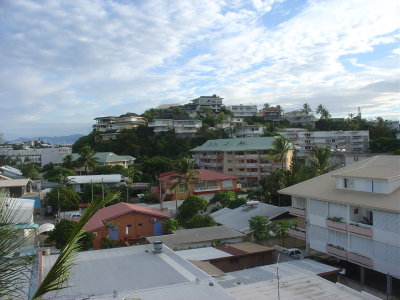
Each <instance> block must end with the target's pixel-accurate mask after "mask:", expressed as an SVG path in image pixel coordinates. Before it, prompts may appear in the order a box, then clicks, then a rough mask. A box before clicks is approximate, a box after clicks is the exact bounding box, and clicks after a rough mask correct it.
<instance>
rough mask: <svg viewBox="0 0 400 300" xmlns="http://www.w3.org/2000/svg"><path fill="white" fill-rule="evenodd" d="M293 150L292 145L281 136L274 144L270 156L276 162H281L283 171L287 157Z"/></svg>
mask: <svg viewBox="0 0 400 300" xmlns="http://www.w3.org/2000/svg"><path fill="white" fill-rule="evenodd" d="M292 149H293V146H292V143H290V142H289V140H287V139H285V138H284V137H281V136H279V137H277V138H276V139H275V141H274V142H273V143H272V149H271V150H270V153H269V156H270V157H271V158H272V159H274V160H276V161H280V162H281V163H282V169H283V168H284V161H285V156H286V154H287V153H288V152H289V151H290V150H292Z"/></svg>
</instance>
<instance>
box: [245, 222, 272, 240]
mask: <svg viewBox="0 0 400 300" xmlns="http://www.w3.org/2000/svg"><path fill="white" fill-rule="evenodd" d="M269 223H270V222H269V220H268V218H267V217H264V216H254V217H252V218H251V219H250V220H249V226H250V230H251V232H252V234H253V237H254V239H255V240H256V241H263V240H265V239H267V237H268V234H269V233H268V231H269Z"/></svg>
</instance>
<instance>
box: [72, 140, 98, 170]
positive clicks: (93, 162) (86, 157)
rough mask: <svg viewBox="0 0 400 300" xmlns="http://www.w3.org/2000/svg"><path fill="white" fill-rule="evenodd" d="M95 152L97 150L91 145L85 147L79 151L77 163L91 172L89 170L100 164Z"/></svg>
mask: <svg viewBox="0 0 400 300" xmlns="http://www.w3.org/2000/svg"><path fill="white" fill-rule="evenodd" d="M95 154H96V152H95V151H94V150H93V149H92V148H91V147H90V146H85V147H83V148H82V149H81V151H80V152H79V155H80V157H79V158H78V160H77V165H78V166H79V167H82V168H84V170H85V172H86V173H89V170H90V171H92V170H93V169H94V168H96V166H97V164H98V162H97V157H95Z"/></svg>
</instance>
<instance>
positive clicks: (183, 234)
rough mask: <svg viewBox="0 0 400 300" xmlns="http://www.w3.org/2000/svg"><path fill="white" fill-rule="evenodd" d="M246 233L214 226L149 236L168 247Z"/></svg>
mask: <svg viewBox="0 0 400 300" xmlns="http://www.w3.org/2000/svg"><path fill="white" fill-rule="evenodd" d="M243 236H244V234H242V233H240V232H239V231H236V230H234V229H231V228H228V227H226V226H212V227H203V228H194V229H183V230H176V231H174V233H173V234H168V235H161V236H152V237H148V238H147V240H148V241H149V242H151V243H152V242H154V241H162V242H163V243H164V244H166V245H167V246H168V247H173V246H174V245H184V244H191V243H199V242H208V241H214V240H224V239H232V238H237V237H243Z"/></svg>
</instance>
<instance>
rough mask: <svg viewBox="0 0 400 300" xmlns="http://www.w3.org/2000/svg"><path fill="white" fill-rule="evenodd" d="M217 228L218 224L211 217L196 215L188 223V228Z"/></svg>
mask: <svg viewBox="0 0 400 300" xmlns="http://www.w3.org/2000/svg"><path fill="white" fill-rule="evenodd" d="M210 226H217V222H215V220H214V219H213V217H211V216H210V215H206V214H204V215H203V214H195V215H194V216H193V217H191V218H190V219H189V220H188V221H187V222H186V228H200V227H210Z"/></svg>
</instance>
